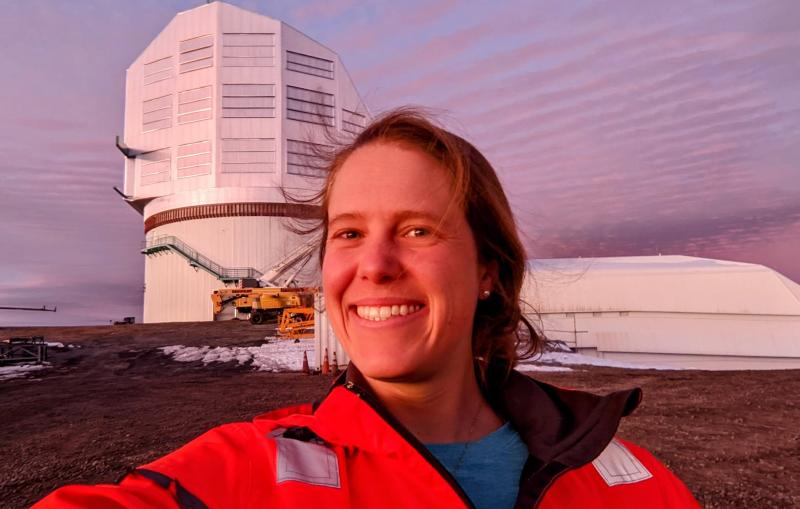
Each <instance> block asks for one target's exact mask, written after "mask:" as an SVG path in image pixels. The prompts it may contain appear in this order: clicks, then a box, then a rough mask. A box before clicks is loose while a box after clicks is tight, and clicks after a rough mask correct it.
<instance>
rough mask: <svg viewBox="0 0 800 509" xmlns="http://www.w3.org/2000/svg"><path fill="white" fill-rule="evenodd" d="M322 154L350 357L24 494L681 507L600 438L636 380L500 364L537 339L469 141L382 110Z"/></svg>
mask: <svg viewBox="0 0 800 509" xmlns="http://www.w3.org/2000/svg"><path fill="white" fill-rule="evenodd" d="M329 170H330V171H329V174H328V181H327V184H326V186H325V188H324V190H323V192H322V194H321V196H320V198H321V205H322V211H323V216H324V217H323V221H322V224H321V227H322V229H323V232H324V235H323V239H324V240H323V244H322V246H321V260H322V275H323V287H324V294H325V299H326V305H327V312H328V315H329V317H330V320H331V322H332V324H333V328H334V331H335V332H336V335H337V337H338V338H339V340H340V341H341V343H342V344H343V346H344V348H345V349H346V350H347V352H348V354H349V356H350V358H351V360H352V362H351V364H350V366H349V367H348V369H347V371H346V372H345V373H344V374H343V375H342V376H341V377H340V378H339V380H337V381H336V383H335V384H334V387H333V388H332V389H331V391H330V392H329V394H328V395H327V396H326V397H325V398H324V399H323V400H322V401H321V402H320V403H318V404H315V405H313V406H312V405H305V406H302V407H296V408H291V409H285V410H281V411H278V412H272V413H270V414H267V415H265V416H262V417H259V418H257V419H256V420H255V421H254V422H253V423H239V424H231V425H226V426H222V427H220V428H216V429H214V430H212V431H210V432H209V433H206V434H205V435H203V436H201V437H199V438H198V439H196V440H194V441H192V442H190V443H189V444H188V445H186V446H184V447H183V448H181V449H179V450H178V451H175V452H174V453H172V454H170V455H168V456H166V457H164V458H161V459H158V460H156V461H154V462H153V463H150V464H148V465H145V466H143V467H141V468H139V469H137V470H136V471H134V472H133V473H131V474H130V475H128V476H127V477H126V478H125V479H123V480H122V482H121V483H120V484H119V485H116V486H98V487H80V486H72V487H67V488H63V489H61V490H58V491H56V492H55V493H54V494H53V495H51V496H50V497H48V498H47V499H45V500H44V501H42V502H41V503H40V504H39V505H38V506H37V507H42V508H44V507H181V508H201V507H209V508H216V507H220V508H229V507H230V508H233V507H248V508H249V507H253V508H255V507H374V506H380V507H481V508H483V507H498V508H503V507H507V508H511V507H517V508H523V507H525V508H532V507H540V508H556V507H559V508H561V507H576V508H577V507H608V508H611V507H614V508H619V507H697V504H696V502H695V501H694V499H693V498H692V496H691V494H690V493H689V492H688V490H687V489H686V488H685V487H684V486H683V484H681V482H680V481H679V480H678V479H677V478H675V477H674V476H673V475H672V474H671V473H670V472H669V471H668V470H667V469H666V468H664V467H663V466H662V465H661V464H660V463H659V462H658V461H657V460H655V459H654V458H653V457H652V456H651V455H650V454H648V453H647V452H646V451H644V450H642V449H640V448H638V447H636V446H634V445H632V444H628V443H625V442H623V441H621V440H618V439H615V438H614V434H615V432H616V429H617V426H618V424H619V421H620V419H621V417H623V416H624V415H627V414H628V413H630V412H631V411H633V409H634V408H635V407H636V406H637V404H638V402H639V399H640V391H639V390H638V389H634V390H629V391H622V392H618V393H614V394H611V395H609V396H606V397H598V396H594V395H591V394H587V393H581V392H576V391H565V390H562V389H558V388H555V387H552V386H549V385H546V384H542V383H538V382H535V381H533V380H532V379H530V378H528V377H525V376H523V375H521V374H519V373H517V372H515V371H513V370H512V367H513V366H514V365H515V363H516V361H517V358H518V355H519V354H518V352H522V354H523V355H526V354H527V355H529V354H531V353H533V352H534V351H535V350H536V347H537V346H538V345H537V342H538V341H539V338H538V336H537V334H536V333H535V331H534V330H533V328H532V327H530V325H529V324H528V323H527V322H526V321H525V320H524V318H523V316H522V313H521V310H520V304H519V294H520V289H521V286H522V281H523V277H524V271H525V253H524V249H523V248H522V245H521V243H520V241H519V238H518V235H517V232H516V229H515V226H514V221H513V217H512V213H511V210H510V207H509V204H508V202H507V200H506V198H505V195H504V193H503V191H502V188H501V186H500V184H499V182H498V180H497V177H496V175H495V172H494V170H493V169H492V167H491V166H490V164H489V163H488V162H487V161H486V159H485V158H484V157H483V156H482V155H481V154H480V153H479V152H478V151H477V150H476V149H475V148H474V147H473V146H472V145H470V144H469V143H468V142H466V141H464V140H463V139H461V138H459V137H457V136H455V135H453V134H451V133H449V132H447V131H446V130H444V129H442V128H439V127H437V126H435V125H434V124H432V123H431V122H430V121H429V120H427V119H426V118H425V117H424V116H422V115H420V114H419V113H416V112H414V111H412V110H397V111H394V112H391V113H389V114H386V115H384V116H382V117H381V118H379V119H378V120H376V121H375V122H374V123H373V124H372V125H371V126H369V127H367V128H366V130H365V131H364V132H362V133H361V134H360V135H359V136H358V137H357V138H356V139H355V140H354V141H353V142H352V143H350V144H349V145H347V146H345V147H343V148H342V149H341V150H339V151H338V152H337V153H336V154H335V156H334V157H333V159H332V161H331V164H330V166H329ZM520 326H523V327H524V329H526V330H525V333H524V334H521V333H519V330H520ZM115 504H116V505H115Z"/></svg>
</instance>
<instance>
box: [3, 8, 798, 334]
mask: <svg viewBox="0 0 800 509" xmlns="http://www.w3.org/2000/svg"><path fill="white" fill-rule="evenodd" d="M202 3H203V2H201V1H199V0H192V1H188V0H170V1H164V0H143V1H137V2H123V1H121V0H82V1H81V2H72V1H66V0H47V1H44V0H10V1H8V2H4V3H3V10H2V14H0V47H2V48H3V49H2V50H0V68H2V69H3V73H2V75H0V155H2V158H1V159H2V163H0V164H2V168H1V169H0V214H1V215H2V218H3V221H2V223H0V239H2V240H0V244H1V245H2V248H1V249H0V305H17V306H35V307H40V306H42V305H47V306H58V308H59V311H58V313H26V314H23V313H14V312H7V311H0V313H2V314H0V325H8V324H77V323H86V324H99V323H108V320H109V319H118V318H120V317H122V316H127V315H137V316H141V301H142V285H143V265H144V261H143V259H142V255H141V254H139V245H140V242H141V241H142V239H143V233H142V218H141V216H139V215H138V214H136V213H135V212H134V211H133V210H132V209H131V208H130V207H128V206H127V205H125V204H124V203H122V201H121V200H120V199H119V197H118V196H117V195H116V194H115V193H114V192H113V191H112V189H111V188H112V186H115V185H117V186H121V184H122V175H123V163H122V157H121V155H120V154H119V152H118V151H117V150H116V148H115V147H114V136H115V135H116V134H119V133H121V131H122V115H123V100H124V77H125V69H126V68H127V67H128V66H129V65H130V64H131V62H132V61H133V60H134V58H136V56H137V55H138V54H139V52H141V51H142V50H143V49H144V48H145V46H146V45H147V44H148V42H149V41H150V40H151V39H153V38H154V37H155V36H156V35H157V34H158V32H159V31H160V30H161V29H162V28H163V27H164V26H165V25H166V24H167V23H168V22H169V21H170V19H171V18H172V17H173V16H174V15H175V14H176V13H177V12H179V11H181V10H185V9H190V8H192V7H195V6H198V5H200V4H202ZM231 3H234V4H236V5H240V6H242V7H244V8H247V9H250V10H254V11H258V12H261V13H262V14H266V15H269V16H272V17H275V18H278V19H282V20H284V21H286V22H288V23H290V24H291V25H293V26H295V27H296V28H298V29H300V30H301V31H303V32H305V33H307V34H308V35H310V36H311V37H313V38H315V39H317V40H319V41H321V42H323V43H324V44H326V45H328V46H330V47H331V48H332V49H334V50H335V51H337V52H339V54H340V56H341V57H342V59H343V61H344V63H345V65H346V66H347V68H348V70H349V71H350V73H351V75H352V76H353V78H354V81H355V83H356V85H357V87H358V89H359V90H360V92H361V94H362V97H363V98H364V99H365V101H366V103H367V105H368V106H369V107H370V108H371V110H372V111H373V112H380V111H381V110H384V109H387V108H390V107H393V106H398V105H402V104H408V103H412V104H419V105H424V106H428V107H432V108H435V109H438V110H439V111H442V112H443V115H442V118H443V119H444V120H445V122H446V123H447V124H448V125H449V126H450V127H451V128H453V129H454V130H456V131H457V132H459V133H460V134H462V135H464V136H466V137H467V138H469V139H471V140H473V141H474V142H475V143H476V144H477V145H478V146H479V148H481V149H482V150H484V151H485V152H486V154H487V156H488V157H489V159H490V160H491V161H492V162H493V163H494V164H495V166H496V168H497V170H498V172H499V173H500V175H501V179H502V181H503V183H504V184H505V186H506V188H507V190H508V193H509V196H510V198H511V200H512V203H513V205H514V208H515V211H516V214H517V218H518V221H519V224H520V227H521V228H522V230H523V234H524V236H525V239H526V242H527V245H528V248H529V250H530V253H531V255H532V256H536V257H574V256H584V257H587V256H623V255H647V254H658V253H662V254H686V255H692V256H702V257H710V258H722V259H729V260H738V261H746V262H755V263H761V264H764V265H767V266H769V267H771V268H773V269H776V270H778V271H780V272H781V273H783V274H785V275H787V276H788V277H790V278H792V279H794V280H795V281H800V92H798V89H800V87H798V85H797V84H798V83H800V59H798V58H797V55H799V54H800V3H798V2H794V1H792V0H784V1H776V2H769V1H766V2H765V1H759V2H756V1H754V0H747V1H737V0H732V1H728V2H714V3H711V2H693V1H680V2H659V1H647V0H645V1H641V0H622V1H619V0H614V1H589V2H555V1H537V2H530V1H527V0H526V1H515V0H512V1H508V2H499V3H498V2H488V1H487V2H455V1H452V0H432V1H421V0H420V1H411V2H389V1H377V2H369V3H365V2H356V1H353V0H333V1H331V0H324V1H323V0H316V1H310V2H295V1H291V2H290V1H288V0H287V1H278V2H261V1H256V0H250V1H247V0H240V1H233V2H231ZM743 291H746V289H743Z"/></svg>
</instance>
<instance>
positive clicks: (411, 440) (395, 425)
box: [344, 381, 477, 509]
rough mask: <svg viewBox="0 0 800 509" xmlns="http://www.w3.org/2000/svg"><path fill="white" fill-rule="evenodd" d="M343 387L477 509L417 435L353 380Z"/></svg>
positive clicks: (471, 506) (467, 502)
mask: <svg viewBox="0 0 800 509" xmlns="http://www.w3.org/2000/svg"><path fill="white" fill-rule="evenodd" d="M344 388H345V389H347V390H348V391H350V392H352V393H353V394H355V395H356V396H357V397H358V398H359V399H361V400H362V401H364V402H365V403H366V404H367V405H369V406H370V407H371V408H372V409H373V410H374V411H375V412H376V413H377V414H378V415H380V416H381V418H383V420H384V421H386V423H387V424H388V425H389V426H390V427H391V428H392V429H394V430H395V431H396V432H397V434H398V435H400V436H401V437H403V439H405V441H406V442H408V444H409V445H410V446H411V447H413V448H414V450H416V451H417V452H418V453H419V454H420V455H421V456H422V457H423V458H425V460H426V461H427V462H428V463H430V465H431V466H432V467H433V468H434V469H435V470H436V471H437V472H438V473H439V475H441V476H442V478H443V479H444V480H445V481H446V482H447V483H448V484H449V485H450V487H451V488H452V489H453V490H454V491H455V492H456V493H457V494H458V496H459V497H460V498H461V501H462V502H464V504H465V505H466V506H467V507H468V508H469V509H477V508H476V507H475V504H473V503H472V500H470V499H469V496H468V495H467V493H466V492H465V491H464V488H462V487H461V485H460V484H458V481H456V479H455V477H453V475H452V474H451V473H450V472H449V471H448V470H447V469H446V468H445V467H444V465H442V464H441V463H440V462H439V460H437V459H436V457H435V456H434V455H433V454H432V453H431V452H430V451H429V450H428V448H427V447H425V445H424V444H423V443H422V442H420V441H419V440H417V437H415V436H414V435H413V434H412V433H411V432H410V431H408V429H407V428H406V427H405V426H403V424H402V423H401V422H400V421H398V420H397V419H396V418H395V417H394V416H393V415H392V414H390V413H389V411H388V410H386V409H385V408H384V407H383V405H381V404H379V403H378V402H377V401H375V400H374V399H373V398H372V397H371V396H370V395H369V394H368V393H366V392H364V391H363V390H362V389H361V388H359V387H358V386H357V385H356V384H354V383H353V382H349V381H348V382H345V383H344Z"/></svg>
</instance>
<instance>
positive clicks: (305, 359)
mask: <svg viewBox="0 0 800 509" xmlns="http://www.w3.org/2000/svg"><path fill="white" fill-rule="evenodd" d="M303 374H305V375H310V374H311V370H310V369H309V368H308V355H307V354H306V352H305V350H303Z"/></svg>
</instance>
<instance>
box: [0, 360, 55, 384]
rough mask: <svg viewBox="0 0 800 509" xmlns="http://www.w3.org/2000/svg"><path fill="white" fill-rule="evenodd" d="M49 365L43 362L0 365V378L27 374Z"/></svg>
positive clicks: (6, 378) (4, 378)
mask: <svg viewBox="0 0 800 509" xmlns="http://www.w3.org/2000/svg"><path fill="white" fill-rule="evenodd" d="M47 367H50V364H49V363H44V364H18V365H15V366H0V380H9V379H11V378H19V377H22V376H25V375H28V374H30V373H32V372H34V371H39V370H41V369H44V368H47Z"/></svg>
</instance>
